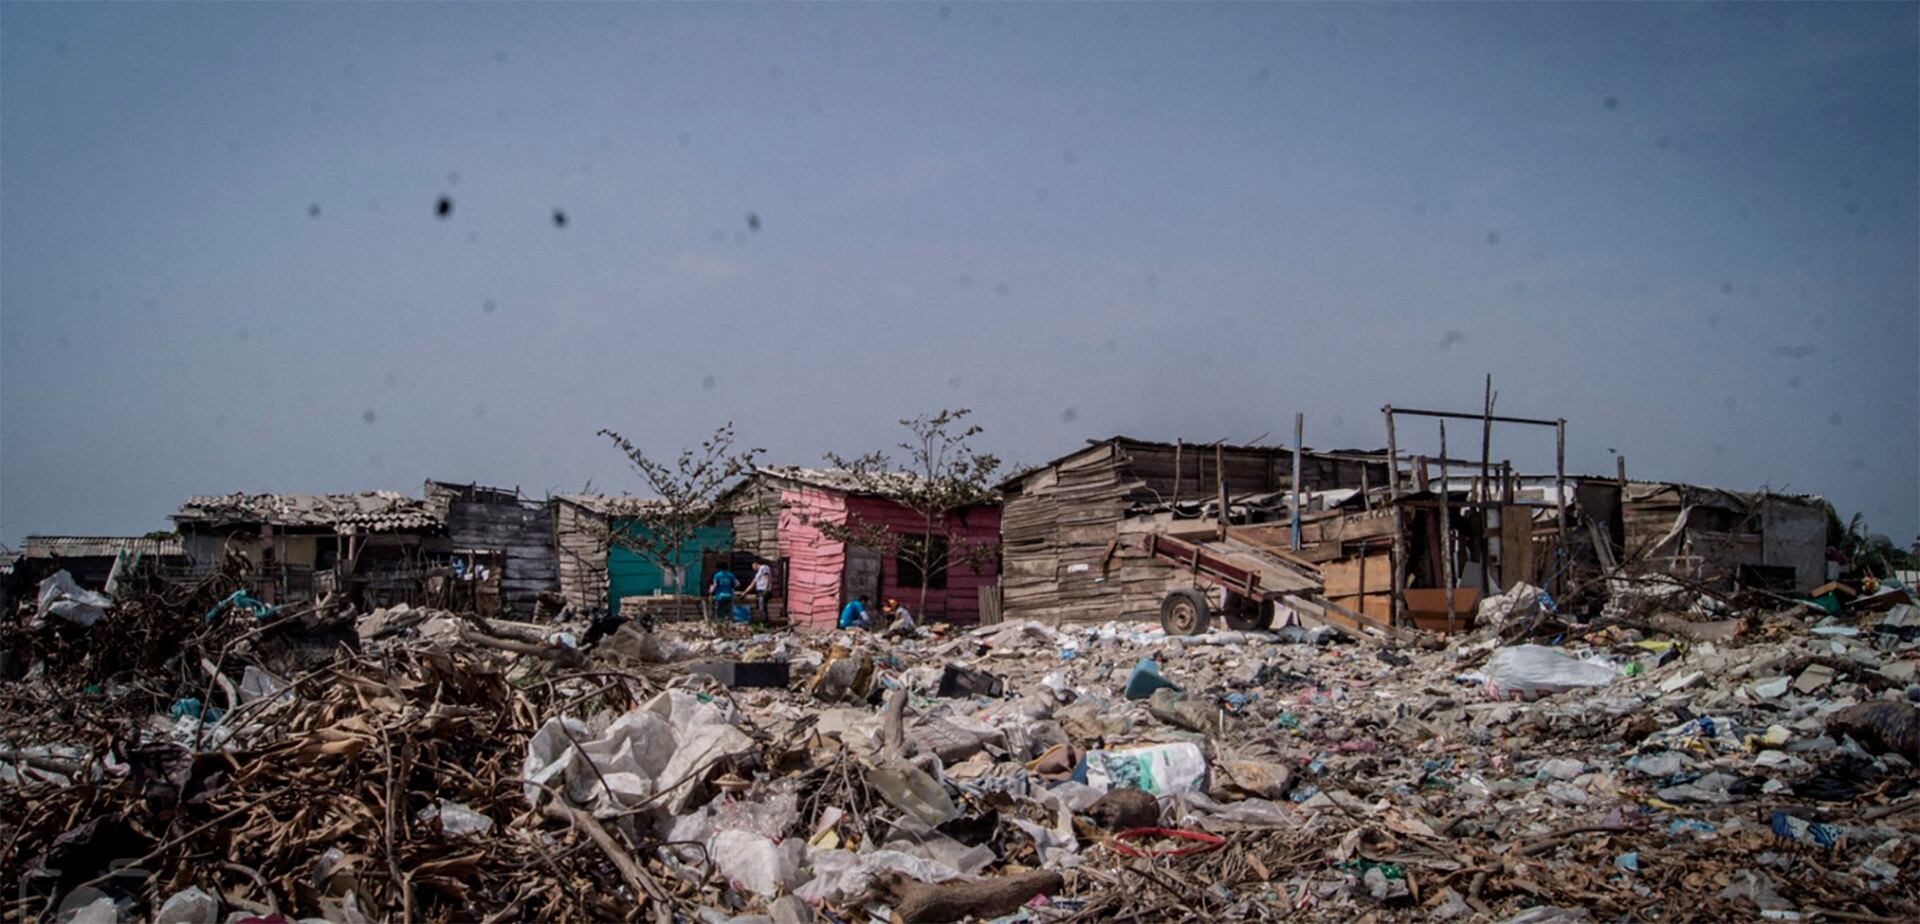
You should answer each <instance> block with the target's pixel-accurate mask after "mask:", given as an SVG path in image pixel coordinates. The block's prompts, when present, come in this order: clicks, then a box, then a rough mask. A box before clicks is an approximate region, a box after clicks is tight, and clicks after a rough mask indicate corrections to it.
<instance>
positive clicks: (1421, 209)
mask: <svg viewBox="0 0 1920 924" xmlns="http://www.w3.org/2000/svg"><path fill="white" fill-rule="evenodd" d="M1413 214H1415V215H1425V214H1427V200H1425V199H1422V200H1420V201H1419V202H1415V203H1414V204H1413Z"/></svg>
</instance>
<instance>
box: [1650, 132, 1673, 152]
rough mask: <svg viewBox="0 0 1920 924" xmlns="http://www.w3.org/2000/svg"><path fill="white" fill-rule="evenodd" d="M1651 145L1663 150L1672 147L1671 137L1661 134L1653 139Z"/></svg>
mask: <svg viewBox="0 0 1920 924" xmlns="http://www.w3.org/2000/svg"><path fill="white" fill-rule="evenodd" d="M1653 146H1654V147H1656V148H1659V149H1660V150H1662V151H1664V150H1666V149H1668V148H1670V147H1673V139H1672V138H1669V137H1667V136H1666V135H1661V136H1660V137H1658V138H1655V139H1653Z"/></svg>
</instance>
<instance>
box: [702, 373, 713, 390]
mask: <svg viewBox="0 0 1920 924" xmlns="http://www.w3.org/2000/svg"><path fill="white" fill-rule="evenodd" d="M700 387H701V388H704V389H706V390H708V391H712V390H713V376H710V375H709V376H704V377H702V378H701V379H700Z"/></svg>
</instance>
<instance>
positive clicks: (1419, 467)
mask: <svg viewBox="0 0 1920 924" xmlns="http://www.w3.org/2000/svg"><path fill="white" fill-rule="evenodd" d="M1428 464H1429V460H1428V459H1427V457H1426V456H1414V457H1413V490H1414V491H1415V492H1416V493H1419V494H1425V493H1427V492H1428V491H1429V490H1432V486H1433V481H1432V479H1431V478H1429V477H1427V465H1428Z"/></svg>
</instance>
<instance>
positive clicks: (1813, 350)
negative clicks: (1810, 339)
mask: <svg viewBox="0 0 1920 924" xmlns="http://www.w3.org/2000/svg"><path fill="white" fill-rule="evenodd" d="M1819 353H1820V347H1819V345H1817V344H1812V343H1791V344H1789V343H1783V344H1780V345H1779V346H1776V347H1774V348H1773V355H1775V356H1778V357H1781V358H1782V359H1806V358H1808V357H1810V356H1816V355H1819Z"/></svg>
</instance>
